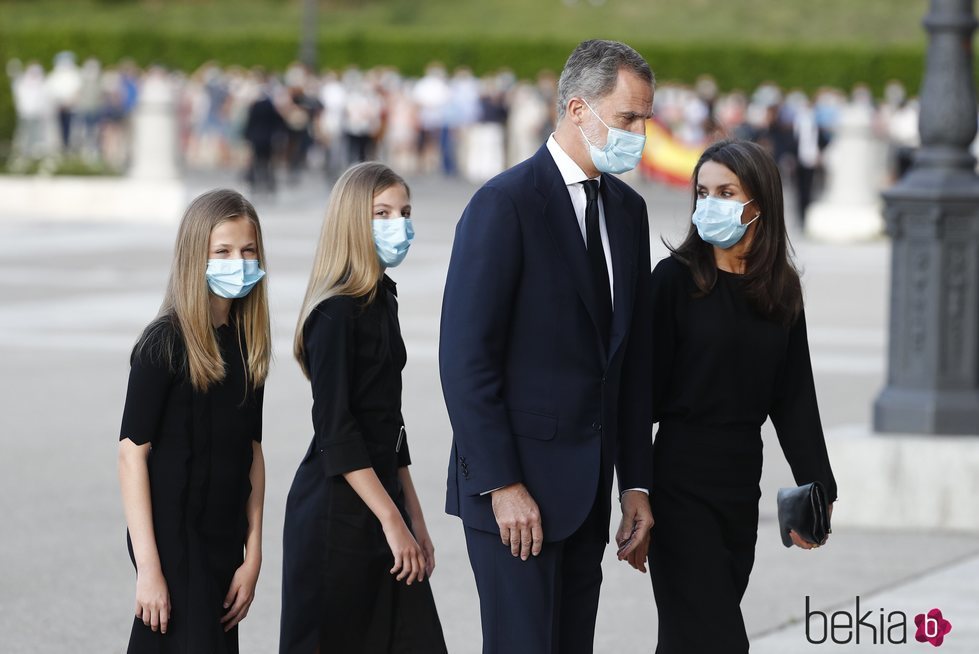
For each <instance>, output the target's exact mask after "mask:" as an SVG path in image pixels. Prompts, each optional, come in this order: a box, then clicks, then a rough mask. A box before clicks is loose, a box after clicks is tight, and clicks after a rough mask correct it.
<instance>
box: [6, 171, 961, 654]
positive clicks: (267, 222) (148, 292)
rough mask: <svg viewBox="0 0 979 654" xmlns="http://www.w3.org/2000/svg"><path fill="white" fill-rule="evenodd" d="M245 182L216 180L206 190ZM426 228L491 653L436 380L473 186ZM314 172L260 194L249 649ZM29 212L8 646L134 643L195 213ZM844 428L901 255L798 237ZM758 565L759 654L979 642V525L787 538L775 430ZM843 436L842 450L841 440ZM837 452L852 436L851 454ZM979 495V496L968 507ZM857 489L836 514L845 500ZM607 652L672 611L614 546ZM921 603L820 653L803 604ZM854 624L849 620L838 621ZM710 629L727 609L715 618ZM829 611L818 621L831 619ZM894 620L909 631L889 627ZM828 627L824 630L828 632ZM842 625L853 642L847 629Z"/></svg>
mask: <svg viewBox="0 0 979 654" xmlns="http://www.w3.org/2000/svg"><path fill="white" fill-rule="evenodd" d="M220 184H226V185H233V184H234V180H232V179H230V178H227V179H221V178H196V179H195V181H193V182H192V186H193V188H192V191H193V192H198V191H201V190H204V189H205V188H209V187H210V186H214V185H220ZM412 186H413V191H414V197H413V205H414V218H415V222H416V228H417V232H418V234H417V239H416V242H415V244H414V246H413V247H412V251H411V254H410V255H409V257H408V259H407V260H406V262H405V263H404V264H403V265H402V266H401V267H399V268H398V269H397V270H395V271H393V272H392V277H394V278H395V279H396V280H397V281H398V283H399V292H400V297H401V321H402V330H403V332H404V335H405V340H406V342H407V346H408V353H409V362H408V367H407V369H406V372H405V375H406V379H405V381H406V383H405V397H404V404H405V409H404V413H405V416H406V421H407V424H408V428H409V432H410V434H411V438H412V455H413V458H414V461H415V463H414V467H413V471H414V476H415V479H416V484H417V485H418V487H419V494H420V496H421V499H422V503H423V506H424V507H425V509H426V516H427V520H428V523H429V527H430V530H431V532H432V534H433V537H434V539H435V542H436V547H437V560H438V569H437V571H436V574H435V576H434V578H433V586H434V590H435V595H436V600H437V602H438V605H439V608H440V612H441V617H442V622H443V625H444V627H445V632H446V637H447V640H448V643H449V651H450V652H453V653H454V654H456V653H458V654H470V653H475V652H478V651H479V647H480V636H479V622H478V606H477V601H476V594H475V589H474V586H473V582H472V574H471V571H470V569H469V565H468V561H467V558H466V553H465V551H466V550H465V544H464V539H463V534H462V529H461V526H460V524H459V523H458V521H457V520H456V519H455V518H450V517H448V516H446V515H444V513H443V511H442V506H443V494H444V487H445V470H446V465H447V454H448V444H449V438H450V431H449V424H448V420H447V418H446V414H445V408H444V406H443V403H442V397H441V391H440V388H439V383H438V371H437V359H436V354H437V343H438V317H439V305H440V300H441V289H442V285H443V281H444V277H445V271H446V266H447V263H448V253H449V248H450V246H451V242H452V231H453V226H454V224H455V221H456V219H457V218H458V216H459V214H460V212H461V210H462V208H463V207H464V205H465V203H466V201H467V200H468V198H469V196H470V195H471V193H472V192H473V190H474V187H473V186H472V185H469V184H466V183H463V182H455V181H449V182H446V181H443V180H441V179H420V180H414V181H413V183H412ZM638 188H639V189H640V190H641V192H643V193H644V195H645V196H646V198H647V201H648V203H649V206H650V208H651V211H650V213H651V227H652V229H651V231H652V234H653V246H654V255H653V256H654V260H656V259H659V258H660V257H661V256H664V253H665V249H664V247H663V246H662V245H661V244H660V243H659V240H658V237H659V235H660V234H662V235H664V236H666V237H668V238H673V239H676V238H677V237H678V236H679V235H681V234H682V233H683V230H684V229H685V225H686V219H687V216H688V215H689V209H688V206H689V199H688V197H687V195H686V193H683V192H678V191H673V190H668V189H663V188H662V187H657V186H650V185H644V184H640V185H638ZM326 198H327V189H326V187H325V185H319V184H316V183H314V182H313V181H312V180H309V181H307V183H306V184H304V185H303V186H302V187H300V188H298V189H294V190H291V191H288V192H283V194H282V196H281V197H280V198H278V199H275V200H260V201H259V202H257V206H258V209H259V213H260V216H261V218H262V221H263V227H264V230H265V234H266V240H267V250H268V256H269V260H268V262H266V264H267V269H268V271H269V281H270V285H271V302H272V315H273V329H274V336H275V352H276V362H275V364H274V368H273V371H272V373H271V376H270V378H269V381H268V388H267V393H266V413H265V430H264V431H265V441H264V447H265V454H266V461H267V466H268V469H267V474H268V489H267V497H266V514H265V515H266V517H265V558H264V566H263V572H262V577H261V579H260V582H259V586H258V595H257V599H256V601H255V603H254V605H253V607H252V610H251V613H250V615H249V617H248V618H247V619H246V620H245V622H244V623H243V624H242V629H241V642H242V648H241V649H242V652H243V653H245V654H257V653H262V654H265V653H270V652H274V651H276V645H277V636H278V617H279V616H278V611H279V591H280V568H281V530H282V518H283V508H284V506H285V498H286V493H287V492H288V489H289V485H290V483H291V480H292V475H293V473H294V471H295V468H296V465H297V464H298V462H299V460H300V458H301V457H302V455H303V453H304V451H305V448H306V446H307V444H308V442H309V439H310V436H311V428H310V424H309V406H310V396H309V388H308V385H307V383H306V382H305V380H304V379H303V377H302V376H301V374H300V372H299V369H298V367H297V366H296V365H295V363H294V362H293V361H292V358H291V356H290V351H291V338H292V332H293V328H294V320H295V318H296V314H297V311H298V307H299V303H300V301H301V299H302V294H303V292H304V289H305V285H306V280H307V275H308V271H309V266H310V261H311V258H312V254H313V249H314V247H315V239H316V237H317V234H318V231H319V224H320V218H321V216H322V212H323V210H324V208H325V206H326ZM176 218H177V217H175V219H174V224H172V225H161V224H159V223H140V221H139V207H134V210H133V220H132V221H129V222H124V223H59V222H53V221H52V222H43V221H24V220H18V219H17V216H9V215H6V214H5V213H4V211H3V209H2V208H0V244H2V250H0V516H2V518H3V522H2V525H3V526H2V532H0V534H2V535H0V634H2V635H0V652H3V653H5V654H22V653H32V654H33V653H36V652H45V653H47V652H82V653H99V654H101V653H116V652H123V651H124V650H125V643H126V639H127V635H128V630H129V625H130V619H131V618H130V615H131V609H132V605H133V588H134V584H133V581H134V576H133V571H132V567H131V565H130V563H129V559H128V555H127V553H126V546H125V525H124V520H123V516H122V509H121V504H120V501H119V491H118V483H117V478H116V456H115V453H116V440H117V437H118V428H119V421H120V417H121V411H122V403H123V400H124V395H125V389H126V378H127V369H128V352H129V349H130V348H131V346H132V344H133V342H134V340H135V339H136V337H137V336H138V334H139V332H140V330H141V328H142V327H143V326H144V325H145V324H146V323H147V322H148V321H149V320H150V319H152V317H153V316H154V314H155V312H156V310H157V307H158V305H159V302H160V300H161V298H162V292H163V286H164V284H165V281H166V276H167V270H168V266H169V260H170V254H171V248H172V244H173V239H174V235H175V229H174V226H175V224H176ZM796 249H797V254H798V260H799V262H800V264H801V266H802V267H803V268H804V273H805V274H804V278H803V279H804V284H805V287H806V296H807V307H808V308H807V314H808V320H809V327H810V338H811V343H810V345H811V349H812V355H813V360H814V368H815V375H816V385H817V391H818V394H819V399H820V405H821V408H822V416H823V422H824V424H825V426H826V428H827V430H828V432H830V433H831V434H832V432H833V430H834V429H845V428H846V427H847V426H848V425H855V424H867V422H868V421H869V418H870V407H871V402H872V399H873V397H874V395H875V394H876V392H877V391H878V390H879V389H880V387H881V385H882V383H883V379H884V374H885V341H886V332H885V329H884V326H885V324H886V296H887V284H888V263H889V247H888V245H887V243H886V242H885V241H879V242H875V243H870V244H866V245H860V246H839V245H835V246H827V245H818V244H812V243H808V242H805V241H803V240H801V239H797V243H796ZM765 443H766V448H767V453H768V457H767V460H766V464H765V472H764V478H763V485H762V490H763V496H762V500H761V502H762V504H761V508H762V514H761V515H762V518H761V524H760V528H759V540H758V548H757V559H756V563H755V568H754V573H753V575H752V580H751V584H750V586H749V588H748V592H747V595H746V596H745V599H744V602H743V608H744V613H745V619H746V621H747V625H748V630H749V633H750V634H751V635H752V640H753V643H754V646H753V651H757V652H766V653H767V652H771V653H779V654H781V653H792V652H797V651H808V650H809V649H811V648H816V649H817V651H829V652H834V651H840V652H850V651H855V652H860V651H863V650H864V649H866V650H868V651H882V652H884V651H886V652H891V651H894V652H901V651H905V648H907V651H915V648H919V650H918V651H924V650H921V649H920V648H923V647H929V645H922V644H918V643H916V642H914V639H913V637H914V631H915V629H914V626H913V622H912V621H913V618H914V615H915V614H916V613H920V612H926V611H928V610H929V609H931V608H935V607H937V608H940V609H941V610H942V611H943V613H944V615H945V617H946V618H948V619H949V620H950V621H951V622H952V624H953V631H952V632H951V634H950V635H949V636H948V639H947V640H946V642H945V644H944V645H943V649H942V650H941V651H943V652H975V651H979V606H977V600H976V598H975V594H976V593H975V589H976V588H977V587H979V535H977V534H954V533H940V532H915V531H874V530H866V529H856V528H846V529H837V531H836V533H834V534H833V537H832V539H831V542H830V544H829V545H828V546H827V547H825V548H822V549H820V550H818V551H816V552H804V551H801V550H797V549H792V550H786V549H784V548H783V547H782V545H781V542H780V540H779V538H778V534H777V527H776V522H775V511H774V502H775V500H774V497H775V492H776V490H777V489H778V487H779V486H784V485H789V484H791V477H790V475H789V472H788V467H787V465H786V464H785V462H784V459H783V458H782V457H781V453H780V451H779V449H778V442H777V441H776V440H775V438H774V434H773V433H772V432H771V430H770V429H769V428H766V431H765ZM831 447H832V445H831ZM830 455H831V457H832V449H831V451H830ZM970 499H973V498H965V497H963V501H969V500H970ZM846 501H847V489H846V488H841V489H840V502H839V505H838V506H837V511H845V510H846ZM607 558H608V561H607V564H606V566H605V584H604V587H603V594H602V604H601V610H600V614H599V619H598V634H597V637H596V652H600V653H612V652H619V651H639V652H651V651H652V650H653V648H654V645H655V639H656V613H655V607H654V603H653V597H652V591H651V589H650V585H649V579H648V577H646V576H642V575H639V574H638V573H636V572H634V571H632V570H631V569H630V568H627V567H626V566H625V565H624V564H620V563H618V562H616V561H615V560H614V549H613V548H609V550H608V557H607ZM858 595H859V596H860V602H861V612H865V611H866V610H867V609H873V611H874V613H873V619H874V620H876V621H879V618H878V616H879V615H880V609H884V613H885V614H887V613H890V612H891V611H898V610H899V611H903V612H904V613H905V614H907V615H908V618H907V619H908V622H909V624H910V625H911V626H910V629H909V630H908V638H909V640H910V643H909V644H907V645H884V646H881V645H878V646H876V647H874V646H873V645H871V644H867V642H868V638H869V633H870V632H869V631H867V630H866V629H864V631H863V632H862V633H861V639H862V644H861V645H859V646H856V645H853V646H842V645H835V644H833V643H831V642H830V643H828V644H824V645H820V646H816V645H809V644H808V643H807V641H806V634H805V626H804V622H803V621H804V614H805V608H806V606H805V602H806V597H807V596H809V597H810V598H811V604H812V608H813V610H817V609H818V610H821V611H826V612H832V611H836V610H840V609H842V610H848V611H849V612H850V613H851V614H852V613H853V612H854V602H855V598H856V596H858ZM839 619H840V620H843V618H842V617H841V618H839ZM703 620H704V628H705V629H709V628H710V616H703ZM814 620H815V621H814V622H812V623H811V626H812V627H813V628H814V629H817V631H818V627H819V622H818V618H815V619H814ZM889 624H890V623H888V625H889ZM812 635H813V636H814V637H818V636H819V635H820V634H818V633H815V632H814V633H813V634H812ZM837 635H838V636H840V638H841V639H842V638H843V637H844V634H843V631H839V632H838V634H837Z"/></svg>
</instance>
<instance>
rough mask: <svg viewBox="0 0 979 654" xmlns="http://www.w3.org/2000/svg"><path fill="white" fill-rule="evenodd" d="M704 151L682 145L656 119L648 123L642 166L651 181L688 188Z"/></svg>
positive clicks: (643, 171)
mask: <svg viewBox="0 0 979 654" xmlns="http://www.w3.org/2000/svg"><path fill="white" fill-rule="evenodd" d="M702 153H703V148H699V147H694V146H690V145H687V144H685V143H682V142H680V141H679V140H678V139H676V138H675V137H674V136H673V133H672V132H671V131H670V130H669V128H668V127H666V125H663V124H662V123H660V122H658V121H657V120H656V119H652V120H647V121H646V147H645V149H644V150H643V153H642V161H641V162H640V164H639V169H640V171H641V172H642V173H643V174H645V175H646V176H647V177H648V178H649V179H653V180H656V181H659V182H663V183H664V184H670V185H672V186H680V187H687V186H689V185H690V177H691V176H692V175H693V169H694V168H695V167H696V166H697V160H698V159H700V155H701V154H702Z"/></svg>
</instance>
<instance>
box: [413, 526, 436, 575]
mask: <svg viewBox="0 0 979 654" xmlns="http://www.w3.org/2000/svg"><path fill="white" fill-rule="evenodd" d="M411 530H412V531H413V532H414V534H415V540H416V541H417V542H418V545H419V546H420V547H421V548H422V552H424V553H425V576H426V577H431V576H432V573H433V572H435V544H434V543H433V542H432V537H431V536H429V535H428V527H426V526H425V520H424V519H423V518H422V517H421V516H420V515H419V516H413V517H412V519H411ZM419 581H422V580H421V579H419Z"/></svg>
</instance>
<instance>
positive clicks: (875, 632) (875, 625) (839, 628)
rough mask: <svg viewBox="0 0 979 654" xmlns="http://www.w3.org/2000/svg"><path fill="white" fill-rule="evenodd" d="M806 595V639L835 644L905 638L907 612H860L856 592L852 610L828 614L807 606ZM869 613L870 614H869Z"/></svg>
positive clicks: (895, 641) (894, 641) (879, 642)
mask: <svg viewBox="0 0 979 654" xmlns="http://www.w3.org/2000/svg"><path fill="white" fill-rule="evenodd" d="M809 603H810V598H809V595H806V640H808V641H809V642H810V643H812V644H813V645H822V644H823V643H825V642H826V641H827V640H831V641H832V642H834V643H836V644H837V645H846V644H848V643H851V642H853V643H856V644H857V645H860V644H870V645H882V644H884V643H888V644H891V645H897V644H903V643H906V642H908V616H907V614H906V613H904V611H891V612H889V613H886V614H885V612H884V609H882V608H881V609H877V610H876V615H874V614H875V610H874V609H869V610H867V611H866V612H864V613H861V612H860V596H859V595H857V596H856V599H855V602H854V604H855V608H854V611H853V613H850V612H849V611H834V612H833V613H832V614H830V615H828V616H827V615H826V613H824V612H822V611H813V610H812V609H811V608H810V604H809ZM871 616H873V617H871Z"/></svg>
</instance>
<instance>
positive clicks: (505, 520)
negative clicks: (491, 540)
mask: <svg viewBox="0 0 979 654" xmlns="http://www.w3.org/2000/svg"><path fill="white" fill-rule="evenodd" d="M492 498H493V515H494V516H496V524H497V525H499V527H500V539H501V540H502V541H503V544H504V545H509V546H510V552H511V553H512V554H513V555H514V556H519V557H520V558H521V559H522V560H524V561H526V560H527V558H528V557H529V556H530V555H531V554H533V555H534V556H537V555H538V554H540V550H541V547H542V546H543V545H544V528H543V527H542V526H541V519H540V509H539V508H537V502H535V501H534V498H533V497H531V496H530V492H529V491H528V490H527V487H526V486H524V485H523V484H510V485H509V486H504V487H503V488H500V489H497V490H495V491H493V493H492Z"/></svg>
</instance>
